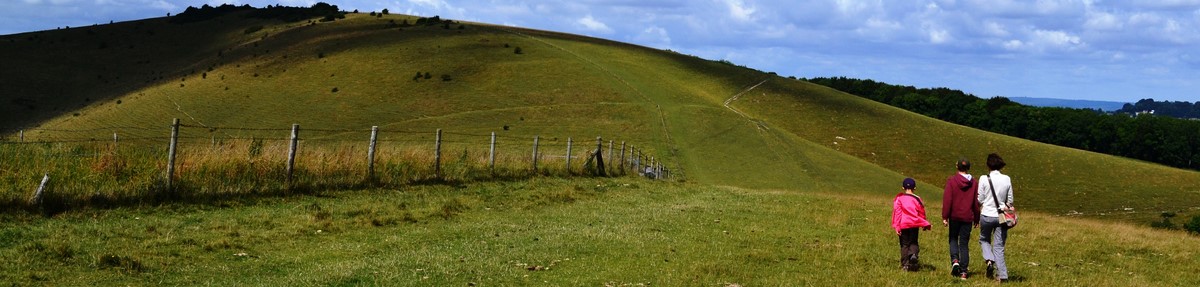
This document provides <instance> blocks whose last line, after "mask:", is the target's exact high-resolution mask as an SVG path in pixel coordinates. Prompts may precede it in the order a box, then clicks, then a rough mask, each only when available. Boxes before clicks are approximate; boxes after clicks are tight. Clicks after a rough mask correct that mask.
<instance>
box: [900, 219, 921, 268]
mask: <svg viewBox="0 0 1200 287" xmlns="http://www.w3.org/2000/svg"><path fill="white" fill-rule="evenodd" d="M918 229H920V228H917V227H913V228H906V229H901V230H900V268H903V269H904V270H908V271H917V269H918V268H919V267H920V265H918V264H917V253H921V247H920V246H918V245H917V237H918V235H920V233H918V231H919V230H918Z"/></svg>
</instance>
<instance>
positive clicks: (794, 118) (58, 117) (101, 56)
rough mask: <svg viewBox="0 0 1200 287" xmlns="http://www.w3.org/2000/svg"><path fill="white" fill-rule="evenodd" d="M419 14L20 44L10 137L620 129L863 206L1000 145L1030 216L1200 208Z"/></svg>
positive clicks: (812, 93) (983, 137)
mask: <svg viewBox="0 0 1200 287" xmlns="http://www.w3.org/2000/svg"><path fill="white" fill-rule="evenodd" d="M417 21H418V18H416V17H411V16H403V15H386V16H383V17H372V16H368V15H366V14H350V15H348V16H347V18H346V19H343V20H338V21H334V22H316V21H307V22H305V21H301V22H293V23H287V22H280V21H278V20H263V19H256V18H247V17H242V16H239V15H238V14H233V15H229V16H225V17H220V18H216V19H214V20H208V21H202V22H195V23H186V24H176V23H169V22H167V21H166V20H164V19H149V20H143V21H135V22H127V23H119V24H111V25H99V26H92V27H80V28H72V29H67V30H60V31H43V32H34V33H26V34H17V35H8V36H4V37H2V38H0V41H5V42H9V43H12V44H11V45H3V46H2V47H0V49H5V50H4V51H0V52H4V53H5V54H7V55H21V56H20V57H12V58H14V60H17V61H15V62H14V63H13V66H14V67H17V68H16V69H7V70H5V71H3V73H7V74H5V75H3V76H4V77H3V79H4V80H3V81H5V83H4V85H0V86H2V87H3V89H6V90H5V91H3V92H2V93H0V96H2V97H6V98H5V99H4V101H5V102H9V103H28V105H26V106H25V107H22V106H21V105H4V107H5V108H6V109H9V110H5V111H3V112H0V114H2V115H4V116H5V117H9V118H6V119H5V120H4V121H3V122H4V123H5V127H4V128H5V129H8V130H10V131H12V130H13V129H16V128H18V127H21V126H29V125H34V126H36V127H35V128H32V129H29V128H27V129H29V131H27V132H26V133H25V136H26V137H27V138H28V139H31V140H50V141H53V140H56V139H58V140H61V139H78V138H100V139H103V138H110V137H111V133H113V132H117V133H120V134H121V135H122V137H130V138H137V137H156V136H157V137H161V136H164V135H165V133H166V130H167V129H166V126H167V125H169V123H170V121H171V119H172V118H180V119H182V120H183V123H184V124H185V125H190V126H193V127H198V128H191V129H184V130H183V132H182V133H183V136H184V137H192V138H202V139H207V138H214V139H220V138H226V137H227V138H239V137H247V136H258V137H271V136H274V137H279V136H282V135H278V133H276V134H268V135H263V134H262V133H261V132H256V131H253V130H249V131H247V130H240V129H236V128H287V127H289V126H290V124H292V123H298V124H300V125H301V126H303V127H304V128H305V129H317V130H320V129H335V130H336V129H366V128H368V127H370V126H375V125H378V126H381V128H383V129H389V128H390V129H399V130H413V131H432V130H434V129H438V128H443V129H447V130H452V131H459V132H478V133H486V132H492V131H495V132H498V133H500V134H501V135H507V136H512V137H520V138H532V137H533V136H534V135H554V139H553V141H555V142H559V141H562V140H564V139H563V138H564V137H571V136H573V137H575V138H592V137H594V136H597V135H600V136H605V137H608V138H620V139H622V140H627V141H630V142H631V143H632V142H637V143H641V144H645V145H647V146H644V147H643V148H645V150H646V151H649V152H650V154H651V155H652V156H656V157H657V158H659V159H664V160H665V161H666V162H667V163H668V164H669V165H671V166H672V168H675V169H677V171H678V172H679V174H681V175H683V176H685V177H686V178H687V179H688V180H690V181H695V182H700V183H706V184H715V185H732V186H742V187H750V188H792V189H799V190H828V191H835V192H852V193H890V192H892V191H893V189H894V185H895V182H897V181H898V180H899V179H900V178H903V177H904V176H913V177H916V178H918V179H919V180H921V181H922V182H924V183H928V184H925V185H923V186H925V187H931V188H930V189H932V187H936V186H938V185H940V183H941V182H942V181H943V180H944V177H945V176H947V175H948V174H949V173H950V172H951V170H952V168H951V167H950V164H949V163H951V162H953V161H954V160H955V159H957V158H959V157H966V158H968V159H972V160H974V161H975V162H977V163H982V160H983V158H984V155H986V154H987V153H990V152H999V153H1000V154H1001V155H1004V156H1005V157H1006V158H1007V159H1008V161H1009V162H1010V163H1011V164H1010V167H1009V168H1008V173H1010V174H1012V175H1013V176H1014V177H1015V181H1016V183H1017V192H1018V201H1019V203H1018V204H1019V206H1025V207H1028V208H1030V209H1033V210H1039V211H1045V212H1048V213H1051V214H1058V215H1082V216H1087V217H1098V218H1110V217H1111V218H1117V219H1124V220H1136V221H1139V222H1143V223H1145V222H1148V221H1149V220H1153V219H1155V218H1157V216H1158V214H1159V212H1162V211H1175V212H1179V213H1181V214H1183V215H1185V216H1186V215H1190V214H1194V213H1195V209H1196V208H1197V207H1198V206H1197V205H1196V202H1200V173H1196V172H1190V171H1183V170H1178V169H1171V168H1165V167H1162V166H1158V165H1153V164H1147V163H1142V162H1136V161H1131V160H1126V159H1121V158H1115V157H1110V156H1104V155H1099V154H1093V153H1087V152H1083V151H1078V150H1072V149H1065V148H1060V147H1055V146H1049V145H1044V144H1038V143H1034V142H1029V141H1023V140H1019V139H1014V138H1009V137H1005V136H1000V135H995V134H991V133H986V132H981V131H977V130H973V129H968V128H964V127H961V126H957V125H951V124H946V123H943V122H940V121H936V120H932V119H929V118H926V117H923V116H920V115H916V114H911V113H908V112H905V111H903V110H899V109H894V108H891V107H887V106H884V105H879V104H876V103H872V102H870V101H866V100H862V99H859V98H857V97H854V96H850V95H846V94H842V93H839V92H836V91H832V90H829V89H826V88H824V87H820V86H815V85H812V84H809V83H806V82H802V81H795V80H789V79H785V78H780V77H777V76H773V75H769V74H766V73H762V72H759V71H754V70H750V69H746V68H742V67H736V66H732V65H728V64H725V63H719V62H714V61H707V60H703V59H699V58H695V57H692V56H687V55H681V54H677V53H673V52H670V51H661V50H653V49H647V48H644V47H639V46H634V45H628V44H623V43H617V42H611V41H606V40H601V39H595V38H588V37H581V36H575V35H568V34H560V33H553V32H546V31H536V30H528V29H521V28H514V27H503V26H492V25H487V24H480V23H465V22H445V23H442V22H438V24H435V25H419V26H406V25H402V24H401V23H415V22H417ZM93 48H94V49H93ZM518 48H520V51H521V53H516V50H517V49H518ZM418 74H420V75H421V77H414V76H415V75H418ZM425 74H428V75H430V77H429V78H428V79H426V78H425V77H424V75H425ZM759 83H761V85H757V86H756V84H759ZM752 87H753V88H752ZM750 88H752V89H750ZM747 89H749V90H747ZM743 92H744V94H742V96H741V97H739V98H738V99H736V100H734V101H731V102H730V104H729V107H732V108H733V109H738V110H740V111H742V112H744V113H745V115H742V114H739V113H738V112H735V111H734V110H733V109H730V108H727V107H726V106H724V105H723V103H724V102H725V101H726V100H727V99H729V98H731V97H733V96H734V95H737V94H741V93H743ZM505 127H507V128H508V129H505ZM64 130H69V131H64ZM9 135H10V136H9V138H10V139H11V138H12V136H13V134H12V133H11V132H10V134H9ZM347 136H350V135H347V134H346V133H336V132H335V133H309V134H307V138H310V139H311V138H315V139H321V138H327V139H338V138H343V137H347ZM356 136H357V135H356ZM385 136H386V135H385ZM973 172H975V173H977V174H978V173H982V172H983V167H982V164H977V168H976V170H974V171H973ZM934 196H936V195H934Z"/></svg>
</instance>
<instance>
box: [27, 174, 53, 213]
mask: <svg viewBox="0 0 1200 287" xmlns="http://www.w3.org/2000/svg"><path fill="white" fill-rule="evenodd" d="M49 183H50V174H49V173H47V174H46V175H45V176H43V177H42V184H41V185H38V189H37V191H36V192H34V193H33V196H32V197H30V198H29V205H30V206H33V207H37V208H41V207H42V198H43V197H44V196H45V192H46V185H47V184H49Z"/></svg>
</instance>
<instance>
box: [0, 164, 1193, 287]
mask: <svg viewBox="0 0 1200 287" xmlns="http://www.w3.org/2000/svg"><path fill="white" fill-rule="evenodd" d="M891 192H892V191H891V190H878V191H870V192H867V193H864V194H858V195H845V194H840V193H838V192H835V191H820V192H796V191H787V190H754V189H742V188H732V187H713V186H708V185H697V184H673V183H663V182H650V181H644V180H641V179H633V178H628V179H575V180H567V179H552V178H545V179H536V180H531V181H524V182H500V183H481V184H470V185H466V186H447V185H424V186H413V187H406V188H402V189H396V190H390V189H372V190H355V191H339V192H323V193H319V194H315V195H306V196H298V197H290V198H251V199H241V200H229V201H223V202H220V203H218V204H184V203H175V204H167V205H163V206H160V207H136V208H119V209H114V210H106V211H97V210H91V211H78V212H70V213H67V214H63V215H61V216H59V217H56V218H51V219H45V218H37V217H26V216H18V215H3V216H5V218H4V222H7V223H6V224H5V225H3V226H2V227H0V254H3V257H4V258H7V260H5V261H4V263H2V264H0V269H3V272H0V280H2V281H5V282H13V283H17V284H38V285H80V284H101V285H127V284H131V285H142V284H156V285H158V284H166V285H197V284H213V285H280V284H283V285H419V286H429V285H438V286H446V285H450V286H454V285H459V286H461V285H468V284H470V283H475V284H476V285H478V286H487V285H530V284H535V285H538V284H547V285H604V284H609V285H617V286H620V285H637V284H648V285H652V286H653V285H667V286H680V285H687V286H727V285H730V284H740V285H743V286H759V285H845V284H856V285H857V284H867V285H871V286H900V285H942V284H966V285H989V284H987V282H986V281H985V280H982V279H980V278H982V277H981V276H980V277H976V278H975V279H971V280H969V281H967V282H966V283H959V281H958V279H954V278H951V277H950V276H948V275H946V273H947V272H948V270H947V269H946V268H947V267H945V266H943V264H942V263H943V262H942V261H944V260H943V257H945V254H946V251H945V250H946V246H945V242H944V236H945V230H944V229H942V228H934V230H933V231H930V232H923V233H922V234H921V245H922V253H921V254H922V255H923V256H924V258H926V259H925V261H924V263H925V264H926V266H925V271H922V272H918V273H904V272H901V271H900V270H899V268H897V265H898V264H897V262H896V258H895V257H898V256H897V254H898V250H897V249H898V248H897V246H896V238H895V235H893V234H892V233H891V230H890V227H889V226H888V222H889V216H890V203H891V201H890V200H891V196H892V193H891ZM931 205H933V206H937V205H936V204H931ZM930 212H931V213H934V214H935V213H936V212H937V209H936V208H931V210H930ZM1023 215H1024V222H1023V223H1022V226H1021V227H1018V229H1014V230H1013V232H1012V235H1011V237H1010V242H1011V243H1010V245H1009V255H1008V259H1009V262H1010V264H1011V265H1010V266H1011V267H1010V270H1011V271H1010V274H1011V276H1012V277H1011V278H1012V279H1013V280H1014V282H1015V283H1017V284H1024V285H1063V284H1065V285H1089V286H1129V285H1134V286H1145V285H1194V284H1197V283H1200V282H1198V281H1197V279H1196V278H1195V276H1192V275H1191V273H1192V271H1194V270H1192V268H1193V266H1191V265H1189V264H1182V263H1183V262H1194V261H1195V260H1197V259H1200V258H1197V257H1198V256H1200V253H1198V251H1200V250H1198V247H1197V246H1200V244H1197V243H1200V242H1198V241H1200V239H1197V238H1196V237H1191V236H1187V235H1184V234H1182V233H1179V232H1164V231H1157V230H1150V229H1148V228H1145V227H1136V226H1131V225H1128V224H1124V223H1113V222H1101V221H1093V220H1081V219H1069V218H1061V217H1054V216H1047V215H1044V214H1041V213H1033V212H1027V213H1024V214H1023ZM971 249H972V254H973V255H978V252H979V250H978V246H972V247H971ZM976 261H977V262H978V260H976ZM976 264H978V263H976ZM973 267H975V270H976V271H981V270H982V269H981V268H978V266H973ZM531 269H532V270H531ZM212 274H221V276H212Z"/></svg>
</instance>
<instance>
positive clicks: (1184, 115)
mask: <svg viewBox="0 0 1200 287" xmlns="http://www.w3.org/2000/svg"><path fill="white" fill-rule="evenodd" d="M1148 111H1154V114H1155V115H1160V116H1168V117H1175V118H1181V119H1200V102H1195V103H1190V102H1177V101H1176V102H1172V101H1162V102H1159V101H1155V100H1154V99H1141V100H1139V101H1137V102H1136V103H1132V104H1125V106H1123V107H1121V109H1119V110H1117V111H1116V112H1118V113H1129V114H1137V113H1142V112H1148Z"/></svg>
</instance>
